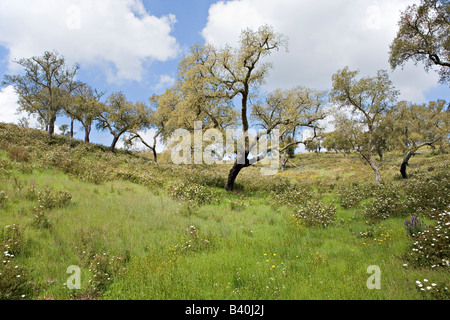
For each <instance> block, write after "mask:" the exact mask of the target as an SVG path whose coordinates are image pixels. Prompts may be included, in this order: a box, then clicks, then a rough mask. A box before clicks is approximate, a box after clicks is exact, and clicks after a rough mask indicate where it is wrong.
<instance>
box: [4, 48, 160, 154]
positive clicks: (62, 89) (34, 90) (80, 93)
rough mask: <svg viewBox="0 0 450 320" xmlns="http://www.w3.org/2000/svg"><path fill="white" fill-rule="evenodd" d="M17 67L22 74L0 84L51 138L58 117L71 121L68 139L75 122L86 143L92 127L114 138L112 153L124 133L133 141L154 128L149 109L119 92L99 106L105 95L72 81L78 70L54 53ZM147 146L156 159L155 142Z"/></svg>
mask: <svg viewBox="0 0 450 320" xmlns="http://www.w3.org/2000/svg"><path fill="white" fill-rule="evenodd" d="M16 63H18V64H19V65H21V66H22V67H23V69H24V74H23V75H6V76H5V78H4V80H3V82H2V84H3V85H13V86H14V88H15V91H16V92H17V94H18V96H19V105H20V111H24V112H27V113H28V114H29V115H37V117H38V121H39V122H40V123H41V124H42V126H43V127H44V128H45V130H46V131H47V132H48V136H49V137H50V138H51V137H52V136H53V135H54V134H55V122H56V119H57V117H58V116H60V115H66V116H67V117H69V118H70V119H71V125H70V131H68V135H69V136H71V137H73V133H74V132H73V128H74V121H75V120H76V121H78V122H80V123H81V125H82V127H83V129H84V133H85V142H89V141H90V134H91V130H92V127H93V125H94V123H95V125H96V127H97V129H99V130H107V131H109V132H110V133H111V135H112V136H113V142H112V144H111V151H112V152H114V151H115V148H116V145H117V142H118V141H119V139H120V138H121V137H122V136H123V135H124V134H125V133H130V134H131V135H132V136H131V137H130V139H131V141H133V140H135V139H142V137H141V136H140V135H139V134H138V132H140V131H142V130H146V129H149V128H152V127H153V124H154V122H155V121H154V119H153V114H154V110H153V109H152V108H151V107H149V106H147V105H146V104H145V103H143V102H136V103H132V102H130V101H128V100H127V98H126V96H125V95H124V94H123V93H121V92H117V93H112V94H111V95H109V96H108V97H107V98H106V101H104V102H102V101H101V99H102V97H103V96H104V93H103V92H98V91H97V90H96V89H93V88H92V87H91V86H89V85H88V84H87V83H83V82H81V81H77V80H75V78H76V75H77V72H78V70H79V66H78V65H75V66H73V67H68V66H67V65H66V63H65V59H64V57H63V56H61V55H60V54H59V53H57V52H55V51H52V52H45V53H44V55H43V56H39V57H32V58H28V59H25V58H23V59H20V60H18V61H16ZM67 127H68V126H67ZM67 127H66V126H64V127H63V131H66V130H68V128H67ZM146 145H148V147H149V148H151V149H153V150H154V154H155V155H156V150H155V149H156V142H155V143H154V144H153V145H149V144H148V143H146ZM155 161H156V158H155Z"/></svg>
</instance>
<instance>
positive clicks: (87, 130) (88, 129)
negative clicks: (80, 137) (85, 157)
mask: <svg viewBox="0 0 450 320" xmlns="http://www.w3.org/2000/svg"><path fill="white" fill-rule="evenodd" d="M90 135H91V127H90V126H85V127H84V142H86V143H89V142H90V137H89V136H90Z"/></svg>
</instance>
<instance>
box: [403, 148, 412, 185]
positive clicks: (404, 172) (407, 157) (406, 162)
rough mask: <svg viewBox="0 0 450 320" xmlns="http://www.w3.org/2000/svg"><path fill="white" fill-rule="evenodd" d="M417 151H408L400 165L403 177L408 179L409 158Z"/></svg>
mask: <svg viewBox="0 0 450 320" xmlns="http://www.w3.org/2000/svg"><path fill="white" fill-rule="evenodd" d="M414 153H415V151H414V152H413V151H410V152H408V153H407V154H406V155H405V156H404V158H403V161H402V164H401V165H400V173H401V174H402V177H403V179H408V174H407V173H406V167H408V166H409V164H408V163H409V159H411V157H412V155H413V154H414Z"/></svg>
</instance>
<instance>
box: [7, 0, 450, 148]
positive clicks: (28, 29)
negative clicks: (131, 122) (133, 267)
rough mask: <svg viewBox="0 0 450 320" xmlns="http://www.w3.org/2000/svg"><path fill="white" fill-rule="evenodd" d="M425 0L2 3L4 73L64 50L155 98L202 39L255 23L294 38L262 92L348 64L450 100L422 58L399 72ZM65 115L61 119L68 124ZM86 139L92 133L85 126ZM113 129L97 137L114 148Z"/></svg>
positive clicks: (321, 78)
mask: <svg viewBox="0 0 450 320" xmlns="http://www.w3.org/2000/svg"><path fill="white" fill-rule="evenodd" d="M417 2H418V1H416V0H364V1H361V0H277V1H273V0H229V1H215V0H164V1H163V0H97V1H91V0H21V1H16V0H0V8H1V10H0V78H3V76H4V74H11V73H18V72H20V69H18V68H17V65H15V64H14V63H13V62H12V60H13V59H19V58H22V57H30V56H33V55H41V54H42V53H43V52H44V51H46V50H53V49H54V50H57V51H58V52H60V53H61V54H63V55H64V56H65V57H66V60H67V62H68V63H70V64H71V63H75V62H78V63H79V64H80V66H81V69H80V72H79V75H78V79H79V80H81V81H84V82H87V83H89V84H90V85H91V86H92V87H94V88H97V89H98V90H100V91H106V92H107V94H111V93H113V92H117V91H122V92H124V93H125V95H126V96H127V97H128V99H129V100H131V101H138V100H139V101H144V102H146V101H148V98H149V97H150V96H151V95H153V94H159V93H162V92H163V91H164V90H165V89H166V88H167V87H169V86H170V85H171V84H172V83H173V81H174V80H175V78H176V74H177V66H178V62H179V60H180V58H181V57H182V56H183V54H184V53H185V52H186V51H187V50H188V49H189V48H190V47H191V46H192V45H193V44H194V43H196V42H205V41H207V42H209V43H212V44H214V45H216V46H222V45H225V44H231V45H235V44H236V42H237V40H238V38H239V33H240V31H241V30H242V29H244V28H246V27H250V28H257V27H259V26H260V25H262V24H270V25H272V26H273V27H274V29H275V30H276V31H277V32H280V33H283V34H285V35H286V36H287V37H288V38H289V52H284V51H280V52H278V53H276V54H274V55H272V56H271V57H270V61H271V62H272V63H273V65H274V68H273V69H272V70H271V72H270V76H269V77H268V78H267V79H266V84H265V85H264V86H263V88H262V91H263V92H264V91H271V90H273V89H275V88H291V87H293V86H296V85H304V86H308V87H312V88H318V89H329V88H330V85H331V76H332V75H333V74H334V73H335V72H336V71H337V70H338V69H341V68H343V67H345V66H349V67H350V68H351V69H354V70H356V69H357V70H360V74H361V76H368V75H374V74H375V73H376V71H377V70H380V69H385V70H389V71H390V72H391V79H392V80H393V82H394V85H395V86H396V87H397V89H399V90H400V91H401V93H402V96H401V99H402V100H409V101H413V102H416V103H424V102H426V101H430V100H435V99H438V98H441V99H446V100H447V101H450V95H449V89H448V87H445V86H442V85H439V84H438V75H437V74H436V73H435V72H434V71H433V70H432V71H430V72H429V73H426V72H425V71H424V70H423V67H422V66H421V65H418V66H414V65H413V64H408V65H407V66H406V67H405V69H404V70H400V69H399V70H395V71H391V70H390V68H389V65H388V62H387V61H388V51H389V44H390V43H391V42H392V40H393V38H394V37H395V34H396V31H397V21H398V19H399V16H400V11H401V10H404V9H405V8H406V6H407V5H410V4H413V3H417ZM0 90H1V91H0V121H6V122H17V120H18V118H19V116H18V115H15V114H14V113H15V108H17V103H16V100H17V97H16V96H15V95H14V92H13V90H12V88H0ZM67 123H68V121H67V119H65V118H63V117H61V118H60V119H58V121H57V124H58V125H62V124H67ZM75 130H76V131H79V134H78V135H77V137H78V138H80V139H82V138H83V133H82V130H80V129H79V125H78V124H76V127H75ZM111 140H112V139H111V137H110V135H109V134H108V133H97V132H93V134H92V137H91V141H93V142H96V143H102V144H106V145H108V144H109V143H110V142H111Z"/></svg>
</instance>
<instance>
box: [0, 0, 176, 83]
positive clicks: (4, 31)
mask: <svg viewBox="0 0 450 320" xmlns="http://www.w3.org/2000/svg"><path fill="white" fill-rule="evenodd" d="M0 7H1V10H0V45H2V46H4V47H6V48H7V49H9V52H10V61H12V60H13V59H20V58H23V57H31V56H35V55H42V54H43V52H44V51H47V50H57V51H58V52H60V53H61V54H63V55H64V56H65V57H66V59H67V61H68V62H70V63H75V62H79V63H80V64H81V65H82V66H88V67H89V66H96V65H101V66H102V67H103V68H104V70H105V73H106V75H107V76H108V81H109V82H114V81H123V80H137V81H139V80H141V78H142V76H143V73H144V67H145V64H147V63H150V62H152V61H155V60H157V61H166V60H168V59H171V58H175V57H176V56H177V54H178V52H179V46H178V43H177V41H176V39H175V38H174V37H173V36H171V35H170V34H171V32H172V29H173V25H174V24H175V22H176V19H175V16H174V15H171V14H170V15H167V16H162V17H155V16H152V15H151V14H149V13H148V12H146V10H145V7H144V6H143V4H142V0H101V1H92V0H21V1H11V0H0ZM9 67H10V69H12V68H14V64H12V63H10V66H9ZM12 70H14V69H12Z"/></svg>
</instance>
